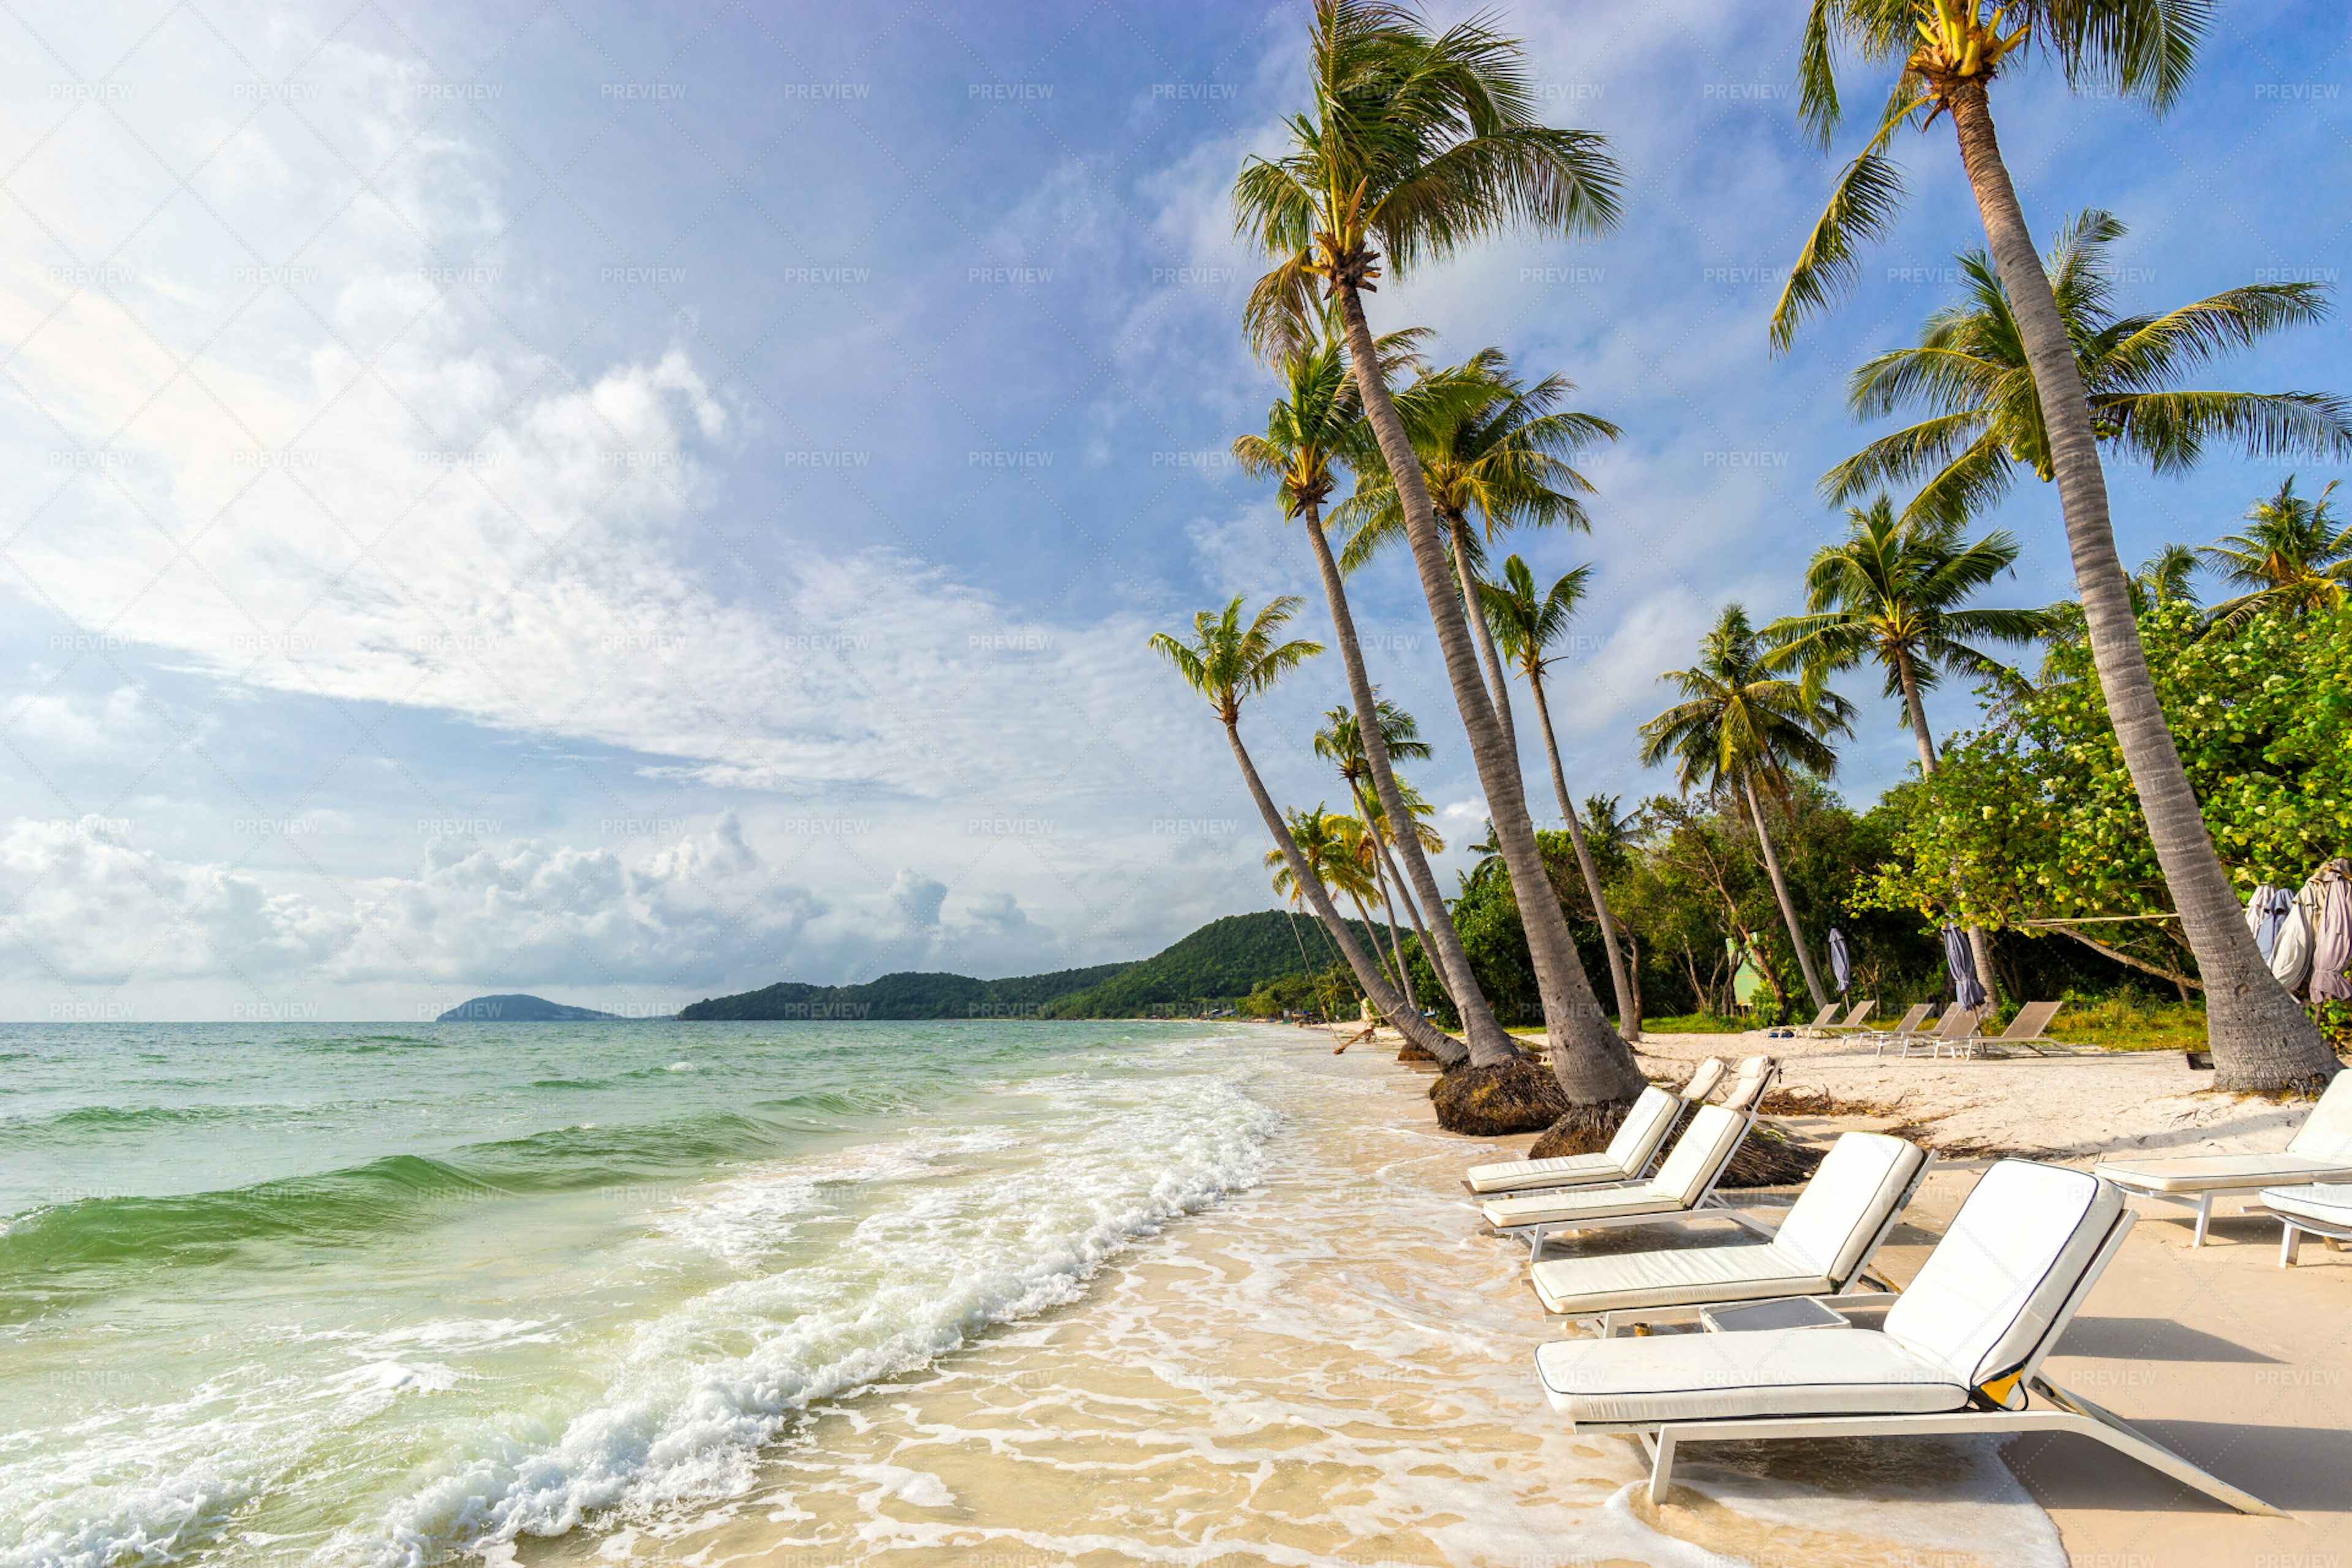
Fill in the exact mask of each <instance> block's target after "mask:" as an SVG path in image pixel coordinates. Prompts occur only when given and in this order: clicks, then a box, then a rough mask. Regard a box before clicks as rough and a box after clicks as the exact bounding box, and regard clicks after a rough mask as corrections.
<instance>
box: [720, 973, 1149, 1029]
mask: <svg viewBox="0 0 2352 1568" xmlns="http://www.w3.org/2000/svg"><path fill="white" fill-rule="evenodd" d="M1130 967H1132V965H1129V964H1125V963H1098V964H1096V965H1095V966H1094V967H1092V968H1090V969H1064V970H1058V971H1056V972H1055V973H1052V974H1022V975H1015V976H1013V978H1011V979H1009V980H974V979H972V978H971V976H970V975H968V974H921V973H912V972H908V973H899V974H885V975H883V976H882V977H881V978H880V979H878V980H869V981H867V982H866V984H863V985H803V984H801V983H800V982H798V981H794V980H780V981H778V982H776V984H773V985H770V986H766V987H763V988H762V989H761V990H758V991H745V992H742V993H740V994H737V995H733V996H719V997H715V998H712V999H709V1000H706V1001H701V1002H697V1003H695V1004H693V1005H691V1006H688V1007H683V1008H680V1009H679V1010H678V1015H677V1016H679V1017H680V1018H682V1019H685V1020H687V1021H688V1022H692V1021H695V1020H709V1019H737V1020H757V1021H761V1022H777V1021H781V1020H784V1019H792V1018H899V1019H906V1018H1025V1017H1034V1016H1037V1015H1038V1012H1039V1009H1041V1008H1042V1007H1043V1006H1044V1005H1045V1004H1046V1003H1049V1002H1051V1001H1053V1000H1055V998H1056V997H1060V996H1066V995H1068V994H1070V993H1072V992H1075V991H1083V990H1085V989H1086V988H1087V986H1090V985H1094V984H1099V983H1100V982H1102V981H1105V980H1108V979H1109V978H1111V977H1112V976H1113V975H1116V974H1117V973H1119V971H1121V970H1123V969H1128V968H1130Z"/></svg>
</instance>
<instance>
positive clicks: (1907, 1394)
mask: <svg viewBox="0 0 2352 1568" xmlns="http://www.w3.org/2000/svg"><path fill="white" fill-rule="evenodd" d="M1536 1373H1537V1375H1538V1377H1540V1378H1541V1379H1542V1380H1543V1385H1544V1391H1545V1392H1546V1393H1547V1394H1549V1396H1550V1398H1551V1403H1552V1406H1553V1408H1555V1409H1557V1410H1559V1411H1561V1412H1563V1413H1564V1414H1566V1415H1567V1416H1568V1418H1569V1419H1570V1421H1576V1422H1592V1423H1605V1422H1627V1423H1647V1422H1658V1421H1690V1420H1736V1419H1738V1418H1740V1417H1744V1416H1752V1415H1898V1414H1899V1415H1910V1414H1916V1413H1922V1412H1931V1411H1942V1410H1958V1409H1960V1408H1961V1407H1963V1406H1964V1405H1967V1404H1968V1399H1969V1391H1968V1387H1967V1385H1966V1384H1962V1383H1961V1382H1959V1381H1958V1379H1957V1378H1955V1377H1954V1376H1953V1375H1952V1373H1951V1372H1950V1370H1949V1369H1948V1368H1947V1367H1945V1366H1943V1365H1941V1364H1939V1363H1937V1362H1935V1361H1931V1360H1929V1359H1928V1358H1927V1357H1925V1356H1922V1355H1920V1354H1918V1353H1917V1352H1914V1351H1912V1350H1911V1349H1909V1348H1908V1347H1907V1346H1905V1345H1903V1344H1900V1343H1898V1342H1896V1341H1895V1339H1893V1338H1892V1337H1891V1336H1889V1335H1887V1334H1883V1333H1877V1332H1874V1331H1869V1330H1862V1329H1782V1330H1777V1331H1761V1332H1757V1333H1747V1334H1672V1335H1657V1336H1653V1337H1651V1338H1648V1339H1631V1340H1560V1341H1557V1342H1553V1343H1550V1344H1547V1345H1545V1346H1543V1347H1542V1348H1541V1349H1539V1350H1538V1351H1537V1352H1536Z"/></svg>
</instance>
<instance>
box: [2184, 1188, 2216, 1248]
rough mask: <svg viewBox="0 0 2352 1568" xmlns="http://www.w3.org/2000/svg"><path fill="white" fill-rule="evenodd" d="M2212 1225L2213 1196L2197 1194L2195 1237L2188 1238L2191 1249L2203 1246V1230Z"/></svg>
mask: <svg viewBox="0 0 2352 1568" xmlns="http://www.w3.org/2000/svg"><path fill="white" fill-rule="evenodd" d="M2212 1223H2213V1194H2210V1193H2200V1194H2197V1231H2196V1234H2195V1235H2193V1236H2191V1237H2189V1246H2191V1247H2202V1246H2204V1245H2205V1228H2206V1226H2210V1225H2211V1224H2212Z"/></svg>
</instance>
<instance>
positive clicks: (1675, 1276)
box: [1531, 1245, 1837, 1315]
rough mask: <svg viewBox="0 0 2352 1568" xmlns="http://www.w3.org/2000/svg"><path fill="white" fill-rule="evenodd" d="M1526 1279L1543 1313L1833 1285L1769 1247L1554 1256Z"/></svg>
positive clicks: (1756, 1296) (1818, 1291) (1824, 1289)
mask: <svg viewBox="0 0 2352 1568" xmlns="http://www.w3.org/2000/svg"><path fill="white" fill-rule="evenodd" d="M1531 1278H1532V1279H1533V1280H1534V1283H1535V1288H1536V1296H1537V1298H1538V1300H1541V1301H1542V1302H1543V1304H1544V1310H1545V1311H1547V1312H1572V1313H1576V1314H1579V1315H1582V1314H1586V1313H1600V1312H1614V1311H1618V1310H1622V1309H1624V1308H1628V1307H1698V1306H1704V1305H1706V1303H1707V1302H1710V1301H1760V1300H1765V1299H1767V1298H1768V1297H1774V1296H1826V1295H1828V1294H1829V1293H1830V1292H1831V1291H1832V1290H1834V1289H1837V1286H1836V1284H1835V1282H1834V1281H1832V1280H1831V1279H1829V1278H1828V1277H1827V1276H1825V1275H1823V1274H1822V1273H1820V1272H1819V1271H1817V1270H1811V1269H1808V1268H1806V1266H1805V1265H1803V1264H1801V1263H1798V1262H1795V1261H1793V1260H1791V1259H1790V1258H1789V1257H1788V1255H1787V1254H1785V1253H1783V1252H1781V1251H1780V1250H1779V1249H1778V1248H1776V1247H1771V1246H1769V1245H1758V1246H1752V1247H1679V1248H1676V1249H1675V1250H1674V1251H1670V1252H1617V1253H1604V1254H1602V1255H1601V1256H1600V1257H1597V1258H1553V1259H1552V1260H1551V1261H1550V1262H1549V1263H1538V1264H1537V1265H1536V1266H1535V1268H1534V1270H1533V1272H1532V1274H1531Z"/></svg>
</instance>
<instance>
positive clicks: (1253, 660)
mask: <svg viewBox="0 0 2352 1568" xmlns="http://www.w3.org/2000/svg"><path fill="white" fill-rule="evenodd" d="M1297 613H1298V600H1297V599H1296V598H1295V597H1292V596H1291V595H1283V596H1281V597H1279V598H1276V599H1271V600H1268V601H1267V602H1266V604H1265V607H1264V608H1262V609H1260V610H1259V611H1258V612H1257V614H1256V615H1255V616H1252V617H1251V618H1250V622H1249V624H1248V626H1243V625H1242V618H1241V616H1242V595H1239V594H1236V595H1234V597H1233V601H1232V602H1231V603H1230V604H1228V605H1225V607H1224V609H1223V611H1219V612H1212V611H1209V610H1202V611H1201V612H1200V613H1198V614H1197V615H1195V616H1193V617H1192V641H1190V642H1183V641H1180V640H1179V639H1177V638H1175V637H1171V636H1169V635H1168V634H1167V633H1166V632H1154V633H1152V634H1151V647H1152V649H1153V650H1154V651H1155V652H1157V653H1158V654H1160V657H1161V658H1165V659H1167V660H1168V662H1169V663H1170V664H1171V665H1172V666H1174V667H1175V669H1176V673H1177V674H1178V675H1180V676H1181V677H1183V679H1184V683H1185V684H1186V685H1187V686H1190V687H1191V688H1192V689H1193V690H1195V691H1197V692H1199V693H1200V694H1201V695H1202V697H1205V698H1207V699H1208V701H1209V706H1210V708H1211V709H1212V710H1214V711H1215V713H1216V715H1217V721H1218V722H1219V723H1221V724H1223V726H1224V727H1225V740H1226V742H1228V743H1229V744H1230V745H1231V746H1232V747H1233V751H1234V762H1235V763H1239V764H1240V766H1241V770H1242V782H1243V783H1244V784H1246V785H1247V786H1248V788H1249V794H1250V799H1251V801H1252V802H1254V803H1255V805H1256V806H1257V811H1258V816H1260V817H1261V818H1262V819H1263V820H1264V821H1265V830H1266V832H1267V833H1268V834H1270V835H1272V836H1273V838H1274V842H1275V847H1276V848H1277V849H1279V850H1280V851H1281V852H1282V855H1283V858H1284V859H1285V861H1286V862H1287V863H1288V865H1289V867H1290V874H1291V877H1292V879H1293V880H1294V882H1295V883H1296V885H1297V887H1299V888H1300V889H1304V890H1305V892H1306V894H1307V902H1308V903H1309V904H1310V905H1312V906H1313V907H1314V910H1315V915H1316V918H1317V919H1318V920H1320V921H1322V922H1323V925H1324V929H1325V930H1327V931H1329V932H1330V933H1331V942H1332V944H1333V945H1334V946H1336V947H1337V948H1339V955H1340V956H1341V957H1342V958H1344V959H1346V960H1347V961H1348V968H1349V970H1350V971H1351V972H1353V973H1354V974H1355V976H1356V984H1359V985H1360V986H1362V987H1363V989H1364V994H1365V995H1367V996H1369V997H1370V998H1371V1002H1372V1005H1373V1006H1374V1007H1376V1008H1378V1009H1380V1011H1381V1015H1382V1016H1385V1017H1386V1018H1388V1019H1389V1020H1390V1021H1391V1023H1393V1024H1395V1025H1396V1026H1397V1028H1398V1029H1399V1030H1401V1031H1402V1033H1403V1035H1404V1037H1405V1038H1407V1039H1409V1040H1411V1041H1412V1042H1413V1043H1414V1044H1415V1045H1417V1046H1419V1047H1421V1048H1422V1049H1423V1050H1425V1051H1427V1052H1429V1053H1430V1055H1432V1056H1433V1057H1435V1058H1437V1059H1438V1060H1439V1061H1441V1062H1448V1063H1451V1062H1458V1061H1461V1060H1462V1059H1464V1058H1465V1054H1466V1053H1465V1051H1464V1049H1463V1047H1462V1046H1461V1044H1460V1043H1459V1042H1457V1041H1456V1040H1454V1038H1453V1037H1451V1036H1449V1035H1445V1034H1442V1033H1440V1032H1439V1031H1437V1030H1435V1029H1433V1028H1431V1027H1430V1026H1429V1025H1428V1024H1427V1023H1426V1022H1424V1021H1423V1018H1422V1016H1421V1015H1420V1014H1419V1013H1418V1012H1417V1011H1415V1010H1413V1009H1412V1008H1409V1007H1407V1006H1406V1005H1404V1001H1403V999H1402V997H1400V996H1399V995H1398V994H1396V991H1395V989H1394V988H1393V987H1391V985H1390V984H1389V983H1388V982H1387V981H1386V980H1384V979H1382V978H1381V971H1380V966H1379V965H1378V964H1375V963H1373V962H1372V961H1371V960H1370V958H1368V957H1366V956H1365V954H1364V950H1363V948H1362V946H1361V945H1360V943H1359V942H1357V941H1356V935H1355V932H1353V931H1349V929H1348V922H1347V921H1343V920H1341V919H1340V918H1339V910H1338V909H1337V908H1336V907H1335V906H1334V905H1333V904H1332V902H1331V894H1330V892H1329V891H1328V889H1326V888H1325V887H1324V885H1323V882H1322V879H1320V878H1318V877H1317V876H1316V875H1315V874H1314V872H1313V871H1312V870H1311V869H1310V868H1308V866H1307V860H1306V858H1305V857H1304V856H1302V855H1300V854H1299V852H1298V845H1297V841H1296V840H1294V839H1293V838H1292V837H1291V836H1290V830H1289V828H1288V826H1286V824H1285V823H1284V821H1283V819H1282V814H1281V813H1280V812H1279V811H1277V810H1276V809H1275V805H1274V797H1273V796H1272V795H1268V794H1266V792H1265V781H1264V780H1263V779H1261V778H1259V777H1258V773H1257V765H1256V764H1255V763H1253V762H1251V761H1250V754H1249V748H1248V747H1246V746H1244V744H1242V728H1241V718H1242V704H1243V703H1244V701H1246V700H1248V699H1250V698H1252V697H1255V696H1257V695H1258V694H1259V693H1260V692H1263V691H1266V690H1269V689H1272V688H1273V687H1274V685H1275V684H1276V682H1277V681H1279V680H1280V679H1282V678H1283V677H1284V676H1285V675H1287V674H1288V673H1289V672H1290V671H1291V670H1293V669H1296V668H1297V667H1298V666H1299V665H1301V664H1303V663H1304V662H1306V661H1307V659H1309V658H1314V657H1315V656H1316V655H1317V654H1318V653H1321V652H1322V651H1323V647H1322V645H1321V644H1320V643H1313V642H1308V641H1307V640H1305V639H1304V638H1297V639H1293V640H1291V641H1288V642H1285V641H1283V640H1281V639H1282V633H1283V628H1284V627H1285V626H1287V625H1288V624H1289V621H1290V617H1291V616H1295V615H1297Z"/></svg>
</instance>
